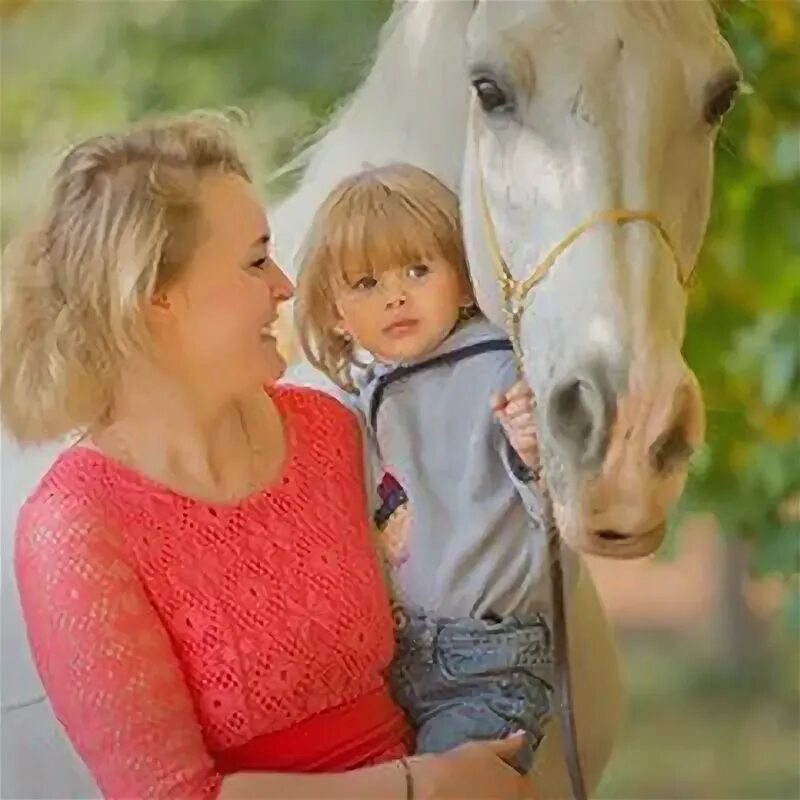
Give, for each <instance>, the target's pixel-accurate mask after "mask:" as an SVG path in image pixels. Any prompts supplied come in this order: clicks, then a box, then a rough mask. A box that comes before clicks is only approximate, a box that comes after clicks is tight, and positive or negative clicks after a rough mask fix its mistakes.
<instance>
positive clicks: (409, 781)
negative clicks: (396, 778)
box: [400, 756, 414, 800]
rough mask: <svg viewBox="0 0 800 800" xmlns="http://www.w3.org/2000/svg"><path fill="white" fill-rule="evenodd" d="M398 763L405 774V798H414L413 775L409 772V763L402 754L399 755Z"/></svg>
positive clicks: (410, 799)
mask: <svg viewBox="0 0 800 800" xmlns="http://www.w3.org/2000/svg"><path fill="white" fill-rule="evenodd" d="M400 764H401V766H402V767H403V772H404V773H405V776H406V800H414V776H413V775H412V773H411V765H410V764H409V763H408V759H407V758H404V757H403V756H401V757H400Z"/></svg>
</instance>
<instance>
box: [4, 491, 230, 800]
mask: <svg viewBox="0 0 800 800" xmlns="http://www.w3.org/2000/svg"><path fill="white" fill-rule="evenodd" d="M97 517H99V518H100V519H102V514H92V513H90V512H89V510H88V509H87V508H85V507H84V506H83V505H82V504H81V501H80V500H78V499H73V498H66V499H65V498H58V497H56V496H55V495H54V494H53V493H52V492H50V493H44V492H42V493H40V494H39V495H38V496H35V497H34V498H33V499H31V500H30V501H29V502H28V504H27V505H26V506H25V507H23V509H22V511H21V513H20V517H19V523H18V530H17V547H16V554H15V561H16V574H17V581H18V585H19V592H20V599H21V601H22V610H23V615H24V618H25V623H26V627H27V632H28V639H29V642H30V645H31V649H32V651H33V657H34V660H35V662H36V666H37V669H38V671H39V674H40V676H41V679H42V683H43V684H44V686H45V689H46V690H47V693H48V696H49V699H50V701H51V703H52V706H53V709H54V711H55V714H56V716H57V717H58V719H59V721H60V722H61V724H62V725H63V726H64V728H65V730H66V733H67V735H68V737H69V739H70V740H71V742H72V744H73V745H74V747H75V749H76V750H77V751H78V753H79V755H80V756H81V758H83V760H84V761H85V762H86V764H87V766H88V767H89V769H90V770H91V772H92V774H93V776H94V779H95V781H96V783H97V785H98V787H99V788H100V790H101V791H102V792H103V794H104V795H105V796H106V797H112V798H152V797H159V798H160V797H182V798H183V797H196V798H214V797H216V796H217V795H218V792H219V786H220V783H221V776H220V775H219V773H218V772H217V771H216V769H215V766H214V762H213V760H212V758H211V756H210V754H209V753H208V751H207V749H206V747H205V745H204V742H203V737H202V732H201V729H200V725H199V723H198V720H197V717H196V715H195V711H194V708H193V705H192V699H191V696H190V694H189V691H188V688H187V686H186V683H185V681H184V678H183V674H182V672H181V667H180V664H179V663H178V660H177V658H176V656H175V654H174V652H173V650H172V647H171V644H170V640H169V637H168V635H167V632H166V630H165V629H164V627H163V626H162V624H161V621H160V619H159V617H158V615H157V614H156V612H155V610H154V609H153V607H152V606H151V604H150V602H149V600H148V598H147V596H146V594H145V591H144V589H143V587H142V585H141V583H140V581H139V579H138V577H137V575H136V574H135V572H134V571H133V569H132V568H131V566H130V564H129V563H128V561H127V559H126V557H125V555H124V551H123V547H122V545H121V543H120V541H119V539H118V537H115V536H114V534H113V533H112V532H111V531H109V530H107V529H106V527H105V526H104V525H102V524H100V522H99V520H98V519H97Z"/></svg>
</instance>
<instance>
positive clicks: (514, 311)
mask: <svg viewBox="0 0 800 800" xmlns="http://www.w3.org/2000/svg"><path fill="white" fill-rule="evenodd" d="M477 2H478V0H475V2H474V5H477ZM475 106H476V100H475V99H474V98H473V100H472V103H471V109H470V117H471V119H472V134H473V146H474V151H473V152H474V154H475V164H474V167H475V176H476V184H477V193H478V208H479V210H480V217H481V225H482V228H483V235H484V240H485V244H486V248H487V250H488V251H489V257H490V260H491V263H492V269H493V270H494V273H495V277H496V279H497V283H498V285H499V287H500V292H501V296H502V301H503V313H504V316H505V321H506V330H507V333H508V337H509V339H510V340H511V345H512V347H513V351H514V360H515V363H516V367H517V373H518V375H519V376H520V377H522V375H523V354H522V344H521V340H520V326H521V323H522V316H523V314H524V312H525V307H526V303H527V300H528V297H529V295H530V294H531V292H532V291H533V288H534V287H535V286H537V285H538V284H539V283H540V282H541V281H542V280H544V278H545V277H546V276H547V275H548V273H549V272H550V269H551V268H552V267H553V266H554V265H555V263H556V262H557V261H558V259H559V257H560V256H561V255H562V254H563V253H564V252H565V251H566V250H568V249H569V248H570V247H571V246H572V245H573V244H574V243H575V242H576V241H577V240H578V239H579V238H580V237H581V236H582V235H583V234H584V233H586V231H588V230H589V229H590V228H593V227H595V226H596V225H601V224H609V225H625V224H628V223H632V222H644V223H646V224H648V225H650V226H651V227H652V228H653V230H654V231H655V232H656V234H657V236H658V238H659V240H660V241H661V243H662V244H663V245H664V246H665V247H666V249H667V251H668V252H669V253H670V255H671V257H672V261H673V263H674V265H675V270H676V274H677V277H678V282H679V283H680V285H681V287H683V288H684V289H688V288H689V287H690V286H691V283H692V275H691V274H686V273H685V272H684V270H683V268H682V265H681V261H680V257H679V256H678V252H677V250H676V248H675V246H674V244H673V242H672V239H671V237H670V236H669V233H668V232H667V230H666V228H665V227H664V225H663V223H662V222H661V220H660V219H659V217H658V216H657V215H656V214H655V213H654V212H652V211H636V210H631V209H627V208H612V209H608V210H605V211H598V212H597V213H595V214H593V215H591V216H590V217H588V218H587V219H586V220H584V221H583V222H581V223H580V224H578V225H576V226H575V227H574V228H572V230H570V231H568V232H567V233H566V234H565V235H564V236H563V237H562V239H561V240H560V241H559V242H557V243H556V244H555V245H554V246H553V247H552V248H551V249H550V250H549V251H548V252H547V253H546V254H545V256H544V257H543V258H542V259H541V260H540V261H539V262H538V263H537V264H536V265H535V266H534V268H533V270H532V271H531V272H530V274H528V275H527V277H525V278H523V279H518V278H515V277H514V275H513V273H512V272H511V270H510V269H509V267H508V264H507V263H506V261H505V259H504V258H503V254H502V252H501V250H500V245H499V243H498V241H497V232H496V230H495V226H494V222H493V221H492V215H491V211H490V209H489V202H488V200H487V197H486V189H485V187H484V180H483V165H482V159H481V153H480V131H479V130H478V114H477V112H476V110H475ZM535 480H536V483H537V485H538V488H539V491H540V493H541V497H542V506H543V507H542V517H543V520H544V527H545V533H546V536H547V546H548V555H549V562H550V591H551V601H552V612H553V658H554V661H555V671H556V690H557V695H558V714H559V718H560V722H561V740H562V746H563V749H564V759H565V761H566V766H567V772H568V774H569V780H570V784H571V787H572V795H573V800H586V797H587V795H586V786H585V782H584V778H583V772H582V770H581V764H580V757H579V749H578V737H577V730H576V727H575V715H574V706H573V701H572V684H571V680H570V663H569V639H568V634H567V622H566V614H565V596H564V574H563V566H562V560H561V535H560V533H559V530H558V524H557V523H556V520H555V514H554V513H553V502H552V498H551V497H550V493H549V491H548V488H547V482H546V480H545V476H544V474H543V472H542V471H541V470H538V471H537V473H536V476H535Z"/></svg>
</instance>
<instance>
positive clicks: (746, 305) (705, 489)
mask: <svg viewBox="0 0 800 800" xmlns="http://www.w3.org/2000/svg"><path fill="white" fill-rule="evenodd" d="M722 23H723V29H724V31H725V34H726V37H727V38H728V40H729V41H730V42H731V45H732V46H733V49H734V50H735V52H736V54H737V56H738V58H739V60H740V62H741V65H742V68H743V71H744V74H745V78H746V80H747V82H748V84H749V85H750V87H752V88H751V90H750V93H748V94H746V95H745V96H744V97H743V98H742V99H741V100H740V103H739V106H738V107H737V109H736V110H735V111H734V112H733V113H732V115H731V117H730V119H729V120H728V121H727V123H726V126H725V129H724V130H723V132H722V136H721V141H720V144H719V148H718V156H717V175H716V190H715V197H714V205H713V210H712V217H711V222H710V227H709V232H708V236H707V239H706V244H705V247H704V250H703V253H702V254H701V259H700V263H699V265H698V275H699V277H700V285H699V287H698V289H697V290H696V295H695V297H694V298H693V302H692V306H691V311H690V319H689V327H688V335H687V344H686V352H687V358H688V359H689V362H690V363H691V364H692V366H693V367H694V368H695V369H696V371H697V373H698V377H699V379H700V382H701V385H702V386H703V390H704V393H705V397H706V401H707V404H708V429H709V430H708V447H707V449H706V451H705V452H704V453H703V454H702V456H701V457H700V459H698V463H697V468H696V472H695V475H694V476H693V479H692V481H691V482H690V484H689V487H688V491H687V495H686V498H685V502H684V504H683V507H684V509H702V510H710V511H712V512H713V513H715V514H716V515H717V517H718V519H719V520H720V523H721V526H722V528H723V530H725V531H726V532H728V533H730V534H736V535H741V536H746V537H748V538H749V539H751V540H752V542H753V545H754V547H753V553H754V558H753V567H754V568H755V570H756V571H757V572H759V573H765V572H776V573H780V574H784V575H791V574H793V573H797V572H798V571H800V513H798V507H797V505H798V504H797V502H794V503H793V502H792V501H793V499H796V498H798V497H800V59H798V58H797V53H798V51H800V5H798V4H797V3H795V2H783V1H782V0H771V1H770V2H749V3H748V2H732V3H727V4H726V5H725V6H724V13H723V16H722Z"/></svg>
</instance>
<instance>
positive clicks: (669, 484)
mask: <svg viewBox="0 0 800 800" xmlns="http://www.w3.org/2000/svg"><path fill="white" fill-rule="evenodd" d="M739 82H740V75H739V70H738V67H737V65H736V61H735V59H734V56H733V54H732V52H731V50H730V48H729V47H728V45H727V43H726V42H725V41H724V39H723V38H722V36H721V35H720V32H719V30H718V27H717V24H716V20H715V16H714V13H713V8H712V6H711V4H710V3H709V2H706V0H693V1H691V2H690V1H688V0H687V1H683V2H682V1H681V0H593V1H592V2H577V1H576V0H411V2H404V1H403V0H400V1H399V2H396V4H395V10H394V13H393V15H392V17H391V19H390V20H389V22H388V23H387V25H386V26H385V28H384V31H383V34H382V36H381V43H380V47H379V49H378V52H377V55H376V58H375V60H374V63H373V66H372V70H371V71H370V73H369V74H368V76H367V77H366V79H365V80H364V81H363V83H362V85H361V86H360V88H359V89H358V90H357V91H356V92H355V93H354V95H353V96H352V97H351V98H350V99H349V101H348V102H347V103H346V104H345V105H344V106H343V108H342V109H341V110H340V112H339V113H338V114H337V115H336V116H335V117H334V119H333V121H332V122H331V124H330V125H329V126H328V127H327V129H326V130H324V131H323V132H322V135H321V137H320V138H319V139H318V141H317V142H316V143H315V144H314V145H312V146H311V147H310V148H309V149H308V150H307V151H306V152H305V153H304V154H303V155H301V156H300V158H299V159H298V160H297V161H296V162H295V164H294V165H292V166H295V167H302V168H303V174H302V178H301V180H300V183H299V185H298V187H297V189H296V190H295V191H294V192H293V193H292V194H291V195H290V196H289V197H288V198H287V199H286V200H285V201H284V202H283V203H281V205H280V206H279V207H278V208H277V209H276V210H275V212H274V213H273V215H272V218H273V227H274V230H275V234H276V235H275V240H276V244H277V246H278V248H279V256H280V258H279V261H280V262H281V263H283V264H286V265H288V266H291V264H292V262H293V260H294V256H295V254H296V248H297V245H298V242H299V239H300V237H302V235H303V233H304V231H305V230H306V229H307V227H308V224H309V221H310V217H311V215H312V214H313V212H314V210H315V208H316V207H317V206H318V204H319V203H320V202H321V201H322V199H323V197H324V196H325V195H326V194H327V193H328V191H330V189H331V188H332V187H333V185H334V184H335V183H336V182H337V181H338V180H339V179H341V178H342V177H344V176H345V175H347V174H348V173H350V172H353V171H356V170H358V169H360V168H362V167H363V166H364V165H365V164H375V165H378V164H384V163H388V162H396V161H406V162H411V163H413V164H416V165H418V166H421V167H423V168H425V169H427V170H428V171H430V172H432V173H434V174H435V175H437V176H438V177H439V178H440V179H442V180H443V181H444V182H445V183H446V184H448V185H449V186H450V187H451V188H453V189H454V190H456V191H458V192H459V194H460V197H461V206H462V221H463V228H464V235H465V242H466V246H467V251H468V256H469V261H470V270H471V274H472V278H473V281H474V284H475V287H476V293H477V297H478V301H479V304H480V306H481V307H482V309H483V311H484V312H485V313H486V314H487V315H488V317H489V318H490V319H492V320H494V321H495V322H496V323H498V324H500V325H503V324H505V322H506V316H505V313H504V306H503V299H504V298H503V293H502V292H501V290H500V287H499V284H498V279H497V275H496V273H495V270H494V269H493V266H492V262H493V261H497V262H498V263H499V268H505V269H507V270H508V272H509V273H510V276H511V277H512V279H515V280H516V281H519V282H521V281H524V279H525V278H526V277H527V276H529V275H530V274H531V273H533V272H534V271H536V269H537V268H538V272H537V279H539V278H540V279H541V280H538V281H537V283H536V286H535V287H534V288H533V289H532V291H531V292H530V293H529V294H528V295H527V296H526V297H525V298H524V299H525V303H524V304H520V307H519V309H518V310H519V320H518V330H519V337H520V341H521V347H522V355H523V364H524V370H525V373H526V375H527V378H528V380H529V381H530V383H531V385H532V387H533V389H534V391H535V393H536V396H537V398H538V401H539V404H538V405H539V412H538V413H539V419H538V423H539V430H540V435H541V439H542V443H543V449H544V459H545V467H546V469H545V472H546V475H547V478H548V482H549V485H550V490H551V493H552V496H553V499H554V503H555V511H556V517H557V521H558V524H559V528H560V531H561V533H562V535H563V536H564V538H565V539H566V540H567V542H568V543H570V544H571V545H572V546H573V547H574V548H576V549H578V550H582V551H585V552H591V553H595V554H600V555H604V556H609V557H614V558H632V557H637V556H642V555H646V554H649V553H651V552H653V551H654V550H655V549H656V548H657V547H658V545H659V544H660V543H661V541H662V538H663V535H664V527H665V520H666V517H667V513H668V511H669V509H670V507H671V506H672V505H673V504H674V502H675V501H676V500H677V499H678V497H679V495H680V494H681V492H682V490H683V486H684V483H685V479H686V474H687V470H688V463H689V457H690V455H691V453H692V452H693V450H694V449H695V448H696V447H697V446H698V445H699V444H700V443H701V442H702V439H703V436H704V413H703V404H702V399H701V395H700V391H699V388H698V385H697V381H696V379H695V377H694V375H693V374H692V372H691V371H690V370H689V368H688V367H687V365H686V363H685V362H684V360H683V357H682V355H681V346H682V341H683V336H684V327H685V317H686V293H685V288H686V284H687V283H688V280H689V277H690V275H691V272H692V270H693V268H694V263H695V260H696V258H697V254H698V251H699V248H700V245H701V243H702V240H703V238H704V234H705V228H706V223H707V219H708V212H709V204H710V197H711V178H712V168H713V150H714V141H715V137H716V133H717V131H718V128H719V124H720V122H721V120H722V118H723V116H724V115H725V113H726V112H727V111H728V110H729V108H730V106H731V105H732V103H733V100H734V99H735V96H736V93H737V89H738V85H739ZM622 222H624V223H625V224H624V225H622V224H620V223H622ZM554 248H555V249H556V251H558V252H559V255H558V257H557V258H555V259H554V260H552V264H550V263H549V261H548V255H549V254H551V253H552V252H553V250H554ZM497 256H499V258H497ZM506 265H507V266H506ZM548 267H549V268H548ZM296 374H298V375H301V374H302V370H300V371H299V372H298V373H296ZM570 606H571V607H570V611H569V615H568V616H569V627H570V635H571V653H572V663H573V685H574V694H575V703H576V719H577V727H578V738H579V740H580V751H581V755H582V762H583V769H584V773H585V776H584V777H585V780H586V784H587V788H588V790H589V792H590V793H591V791H592V789H593V788H594V787H595V786H596V785H597V783H598V781H599V778H600V776H601V774H602V771H603V768H604V766H605V764H606V761H607V759H608V757H609V754H610V751H611V747H612V744H613V740H614V736H615V734H616V731H617V727H618V724H619V720H620V710H621V705H622V704H621V700H620V697H621V692H620V686H619V669H618V664H617V660H616V653H615V650H614V646H613V640H612V635H611V633H610V630H609V627H608V624H607V621H606V619H605V617H604V614H603V611H602V609H601V607H600V605H599V603H598V602H597V597H596V595H595V593H594V588H593V586H592V584H591V579H590V578H589V576H588V575H587V574H586V573H585V572H584V571H582V573H581V578H580V579H579V581H578V584H577V588H576V589H575V591H574V592H573V595H572V597H571V603H570ZM536 773H537V775H536V776H535V780H536V782H537V784H538V786H539V789H540V791H541V792H542V793H543V795H544V796H546V797H565V796H568V794H569V790H568V783H567V781H566V777H565V773H564V768H563V761H562V757H561V755H560V754H559V752H558V738H557V737H556V736H553V735H549V736H548V737H546V739H545V743H544V745H543V749H542V751H540V753H539V755H538V756H537V767H536Z"/></svg>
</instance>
